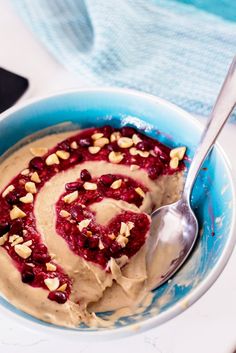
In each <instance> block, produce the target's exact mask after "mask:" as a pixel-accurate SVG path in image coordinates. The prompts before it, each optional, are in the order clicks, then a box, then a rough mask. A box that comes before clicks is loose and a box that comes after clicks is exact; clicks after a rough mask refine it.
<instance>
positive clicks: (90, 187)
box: [83, 181, 97, 190]
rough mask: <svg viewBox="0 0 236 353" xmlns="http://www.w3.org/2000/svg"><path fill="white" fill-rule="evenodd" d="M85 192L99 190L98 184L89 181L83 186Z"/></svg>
mask: <svg viewBox="0 0 236 353" xmlns="http://www.w3.org/2000/svg"><path fill="white" fill-rule="evenodd" d="M83 187H84V189H85V190H97V184H96V183H90V182H89V181H86V182H85V183H84V185H83Z"/></svg>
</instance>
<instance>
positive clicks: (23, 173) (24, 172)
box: [21, 169, 30, 176]
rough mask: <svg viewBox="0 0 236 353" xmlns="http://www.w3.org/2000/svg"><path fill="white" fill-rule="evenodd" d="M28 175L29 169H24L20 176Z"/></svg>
mask: <svg viewBox="0 0 236 353" xmlns="http://www.w3.org/2000/svg"><path fill="white" fill-rule="evenodd" d="M29 173H30V170H29V169H24V170H22V172H21V175H25V176H26V175H29Z"/></svg>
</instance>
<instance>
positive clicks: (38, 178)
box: [30, 172, 41, 183]
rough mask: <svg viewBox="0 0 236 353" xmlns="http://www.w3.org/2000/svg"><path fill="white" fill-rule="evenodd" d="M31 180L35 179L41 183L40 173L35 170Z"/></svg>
mask: <svg viewBox="0 0 236 353" xmlns="http://www.w3.org/2000/svg"><path fill="white" fill-rule="evenodd" d="M30 180H32V181H34V182H35V183H41V179H40V177H39V175H38V173H37V172H34V173H33V174H32V175H31V178H30Z"/></svg>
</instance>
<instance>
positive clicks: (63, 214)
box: [59, 210, 70, 218]
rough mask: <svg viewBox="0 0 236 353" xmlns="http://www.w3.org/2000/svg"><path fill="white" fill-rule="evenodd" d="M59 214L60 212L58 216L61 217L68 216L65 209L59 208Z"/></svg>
mask: <svg viewBox="0 0 236 353" xmlns="http://www.w3.org/2000/svg"><path fill="white" fill-rule="evenodd" d="M59 214H60V216H61V217H63V218H67V217H70V213H69V212H67V211H66V210H61V211H60V213H59Z"/></svg>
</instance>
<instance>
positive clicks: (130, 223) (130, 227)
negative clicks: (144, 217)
mask: <svg viewBox="0 0 236 353" xmlns="http://www.w3.org/2000/svg"><path fill="white" fill-rule="evenodd" d="M127 226H128V228H129V230H131V229H133V228H134V222H130V221H129V222H127Z"/></svg>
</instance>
